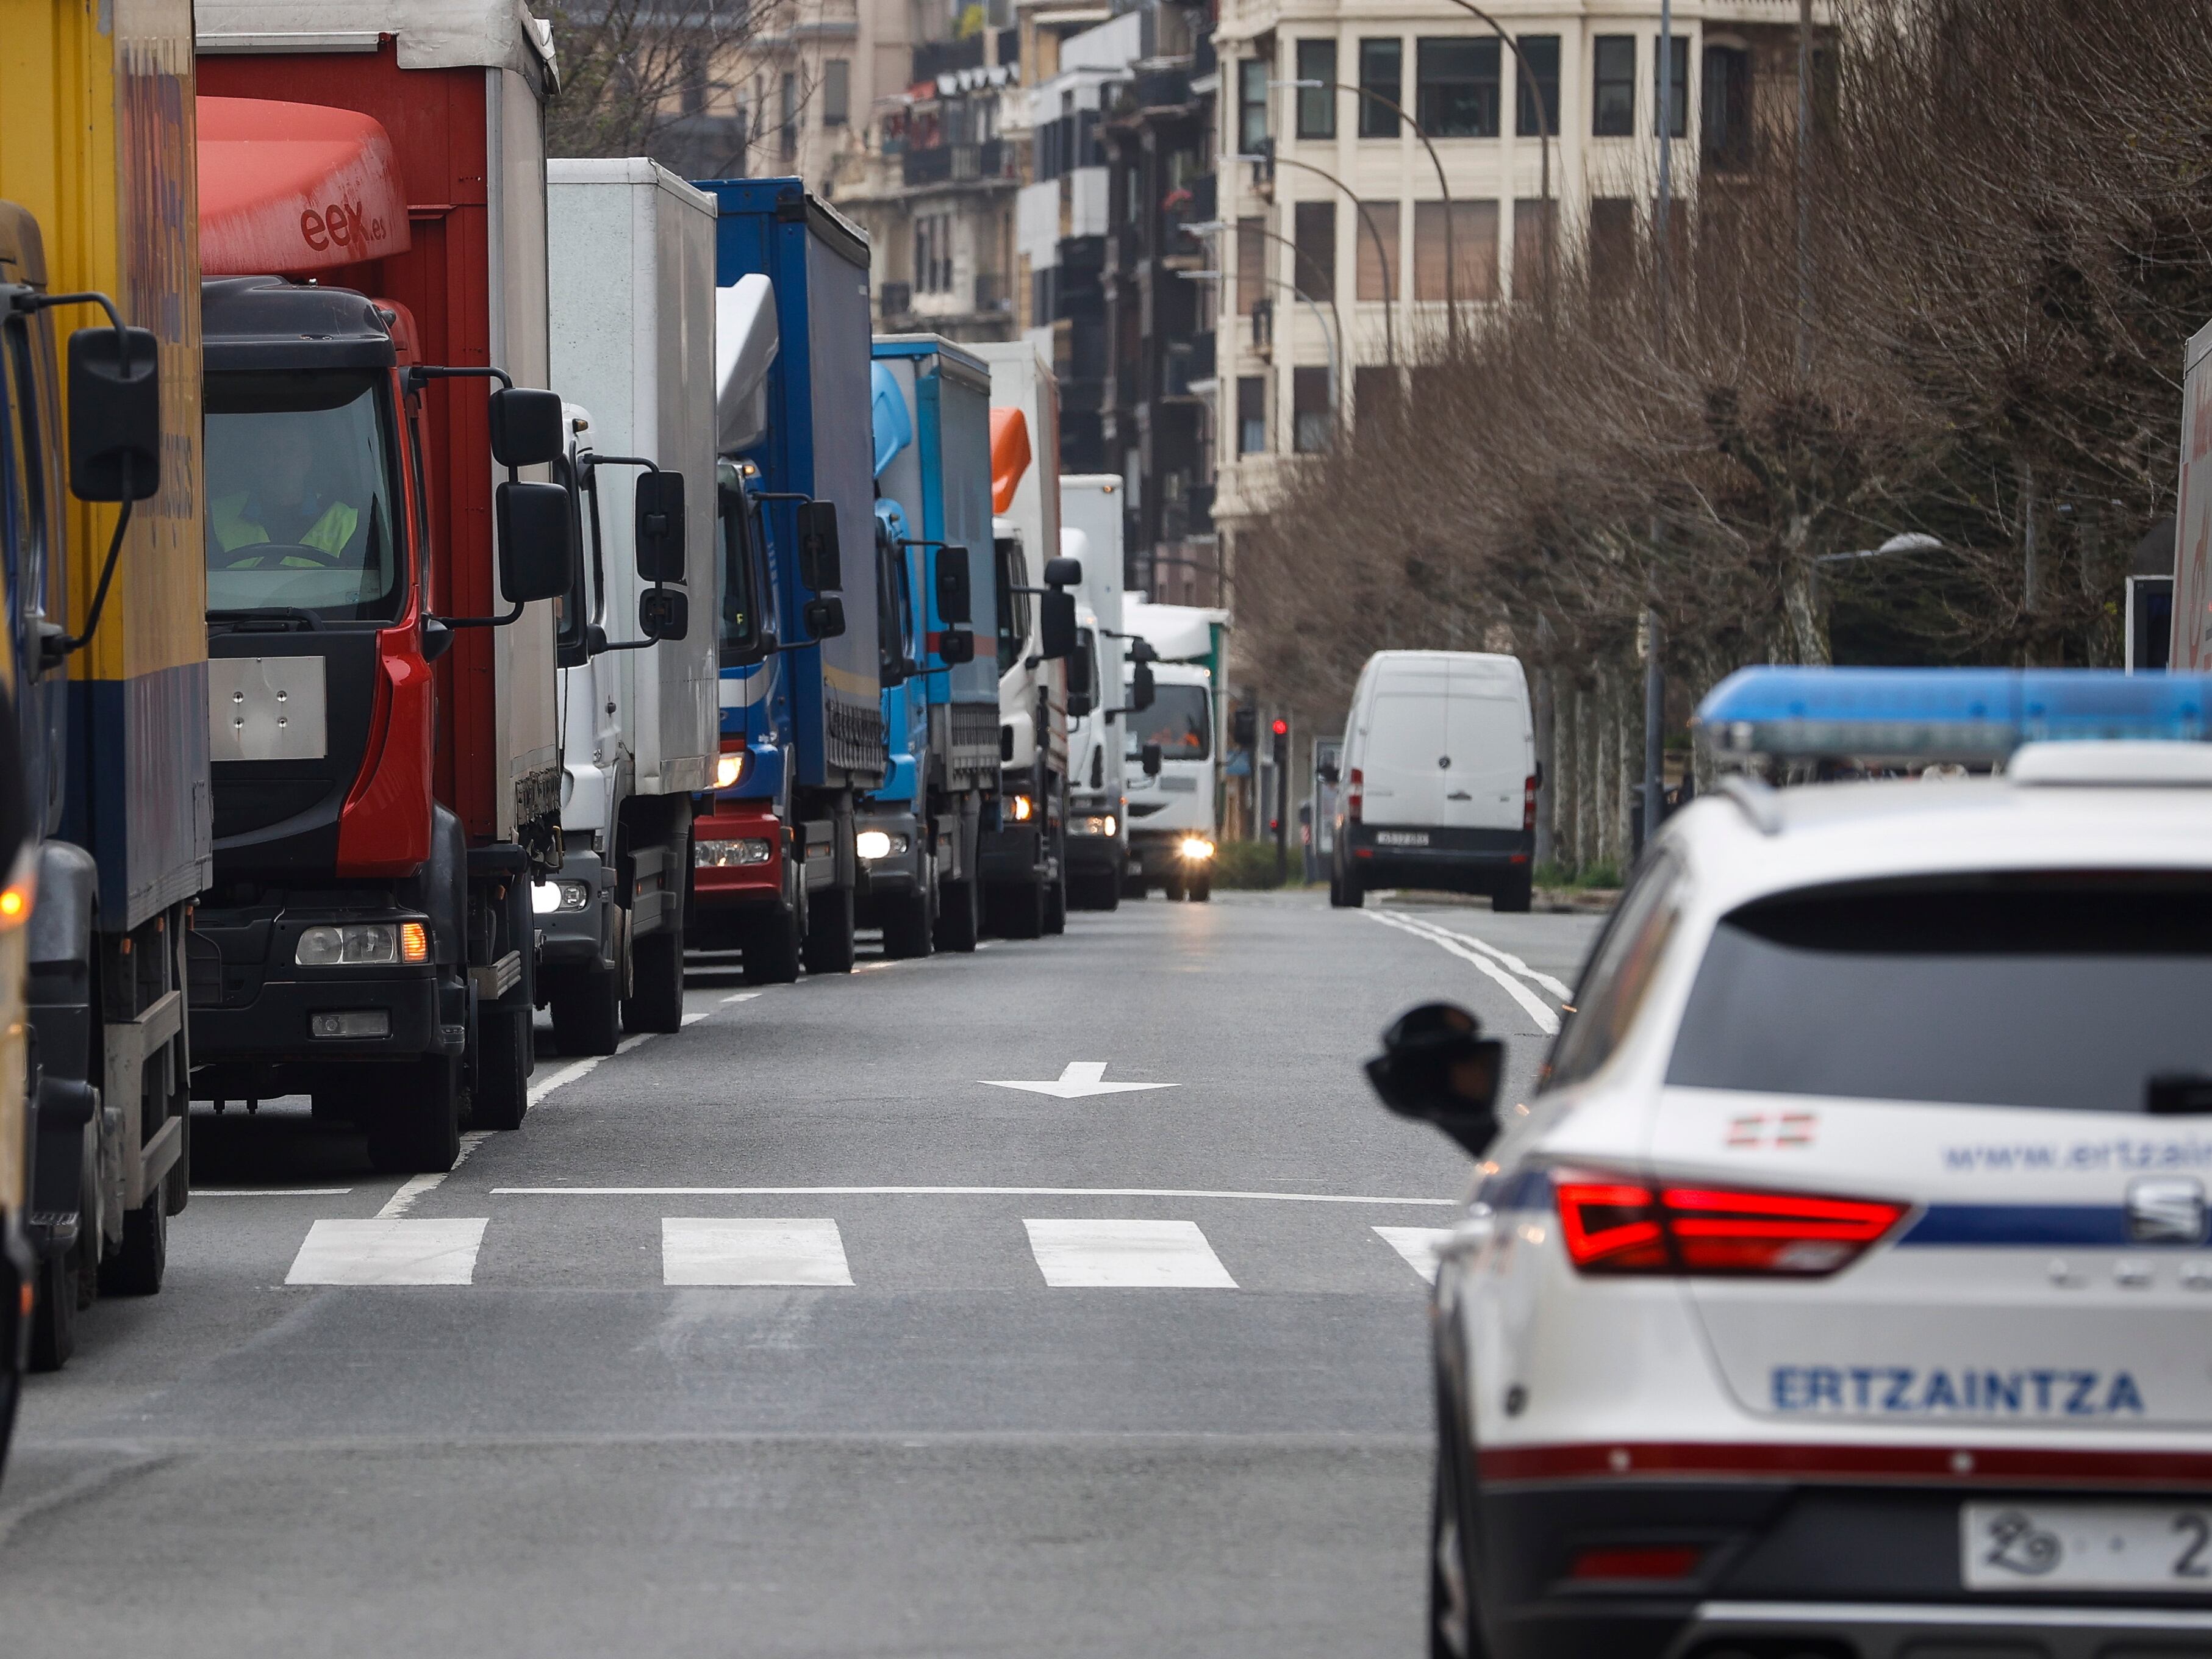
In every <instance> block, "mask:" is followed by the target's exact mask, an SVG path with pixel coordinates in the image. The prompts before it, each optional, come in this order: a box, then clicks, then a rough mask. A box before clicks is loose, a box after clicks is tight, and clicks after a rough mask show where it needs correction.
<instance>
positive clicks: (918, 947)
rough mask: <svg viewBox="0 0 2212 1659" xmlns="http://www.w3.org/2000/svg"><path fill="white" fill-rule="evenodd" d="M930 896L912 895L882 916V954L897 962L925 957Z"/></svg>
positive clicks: (927, 944) (928, 947) (927, 947)
mask: <svg viewBox="0 0 2212 1659" xmlns="http://www.w3.org/2000/svg"><path fill="white" fill-rule="evenodd" d="M930 944H931V941H930V937H929V895H928V894H927V893H915V894H911V895H909V896H907V897H906V898H904V899H902V900H901V901H900V902H898V903H897V904H896V905H894V906H893V907H891V908H890V909H889V910H887V911H886V912H885V913H884V955H885V956H887V957H893V958H896V959H900V960H903V959H907V958H909V957H926V956H927V955H928V954H929V951H930Z"/></svg>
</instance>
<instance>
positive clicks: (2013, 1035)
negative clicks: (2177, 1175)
mask: <svg viewBox="0 0 2212 1659" xmlns="http://www.w3.org/2000/svg"><path fill="white" fill-rule="evenodd" d="M2207 1006H2212V875H2207V874H2203V873H2197V872H2182V873H2176V872H2124V873H2109V874H2097V873H2086V874H2085V873H2081V872H2063V873H2055V874H2041V875H2026V876H2022V875H2009V874H2008V875H2001V876H1988V877H1982V878H1972V877H1967V878H1961V877H1957V876H1950V877H1945V878H1942V879H1941V880H1939V881H1908V882H1897V883H1883V884H1851V885H1848V886H1833V887H1825V888H1819V889H1813V890H1803V891H1799V892H1795V893H1790V894H1785V895H1782V896H1778V897H1776V898H1771V899H1765V900H1761V901H1760V902H1757V903H1755V904H1751V905H1747V906H1746V907H1744V908H1741V909H1739V910H1736V911H1735V912H1733V913H1732V914H1730V915H1728V916H1726V917H1724V918H1723V919H1722V921H1721V922H1720V925H1719V926H1718V927H1717V928H1716V930H1715V931H1714V934H1713V939H1712V942H1711V945H1708V946H1707V947H1706V951H1705V960H1704V961H1703V962H1702V963H1700V964H1699V969H1698V976H1697V979H1696V981H1695V982H1694V983H1693V985H1692V987H1691V991H1690V1000H1689V1004H1688V1006H1687V1007H1686V1009H1685V1010H1684V1012H1683V1016H1682V1023H1681V1026H1680V1030H1679V1031H1678V1032H1677V1034H1676V1036H1675V1040H1674V1055H1673V1057H1672V1059H1671V1060H1670V1061H1669V1063H1668V1072H1667V1081H1668V1083H1670V1084H1677V1085H1687V1086H1693V1087H1698V1088H1706V1089H1734V1090H1749V1091H1760V1092H1771V1093H1775V1094H1792V1095H1821V1096H1831V1097H1857V1098H1860V1099H1870V1100H1904V1101H1925V1102H1944V1103H1965V1104H1970V1105H1988V1106H2028V1107H2043V1108H2048V1109H2053V1110H2059V1111H2098V1112H2142V1111H2144V1110H2145V1109H2147V1104H2146V1103H2147V1099H2148V1085H2149V1082H2150V1080H2151V1079H2153V1078H2156V1077H2164V1078H2185V1077H2195V1078H2202V1079H2212V1021H2208V1020H2207V1019H2206V1018H2204V1012H2203V1011H2204V1010H2205V1008H2206V1007H2207Z"/></svg>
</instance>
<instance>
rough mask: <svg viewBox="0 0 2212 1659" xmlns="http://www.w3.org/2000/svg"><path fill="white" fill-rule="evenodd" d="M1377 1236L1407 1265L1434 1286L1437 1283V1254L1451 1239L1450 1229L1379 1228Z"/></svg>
mask: <svg viewBox="0 0 2212 1659" xmlns="http://www.w3.org/2000/svg"><path fill="white" fill-rule="evenodd" d="M1375 1231H1376V1236H1377V1237H1380V1238H1381V1239H1382V1241H1383V1243H1385V1244H1388V1245H1389V1247H1390V1248H1391V1249H1394V1250H1395V1251H1397V1253H1398V1254H1399V1255H1402V1256H1404V1257H1405V1258H1406V1264H1407V1266H1408V1267H1411V1268H1413V1271H1414V1272H1415V1273H1419V1274H1420V1276H1421V1277H1422V1278H1424V1279H1427V1280H1428V1281H1429V1283H1430V1284H1431V1285H1433V1284H1435V1283H1436V1282H1437V1250H1439V1249H1442V1248H1443V1242H1444V1240H1446V1239H1448V1238H1449V1237H1451V1229H1450V1228H1449V1227H1377V1228H1376V1230H1375Z"/></svg>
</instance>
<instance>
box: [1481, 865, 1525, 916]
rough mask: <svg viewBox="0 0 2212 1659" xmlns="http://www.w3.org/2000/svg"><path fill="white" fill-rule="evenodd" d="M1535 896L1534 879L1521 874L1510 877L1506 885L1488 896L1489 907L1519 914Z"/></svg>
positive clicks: (1506, 913)
mask: <svg viewBox="0 0 2212 1659" xmlns="http://www.w3.org/2000/svg"><path fill="white" fill-rule="evenodd" d="M1535 896H1536V894H1535V883H1534V879H1533V878H1530V877H1529V876H1528V875H1526V874H1522V875H1520V876H1516V877H1513V878H1510V880H1509V882H1508V884H1507V885H1505V886H1504V887H1501V888H1499V889H1498V890H1497V891H1496V892H1494V893H1492V895H1491V896H1490V908H1492V909H1493V910H1497V911H1501V912H1503V913H1504V914H1505V915H1523V914H1525V913H1526V912H1527V910H1528V906H1529V905H1530V904H1531V903H1532V902H1534V899H1535Z"/></svg>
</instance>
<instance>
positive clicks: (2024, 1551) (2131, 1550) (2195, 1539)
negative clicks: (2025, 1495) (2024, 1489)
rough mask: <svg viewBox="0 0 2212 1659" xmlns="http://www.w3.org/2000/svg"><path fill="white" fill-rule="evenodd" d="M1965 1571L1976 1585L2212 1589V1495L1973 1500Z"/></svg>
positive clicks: (1964, 1519) (1962, 1540) (1964, 1534)
mask: <svg viewBox="0 0 2212 1659" xmlns="http://www.w3.org/2000/svg"><path fill="white" fill-rule="evenodd" d="M1959 1547H1960V1574H1961V1576H1962V1577H1964V1578H1965V1580H1966V1588H1967V1589H1972V1590H2018V1589H2045V1588H2046V1587H2047V1588H2050V1589H2114V1590H2132V1589H2160V1590H2166V1591H2174V1590H2197V1591H2202V1592H2203V1593H2206V1594H2208V1595H2212V1502H2208V1503H2206V1504H2198V1505H2191V1504H2041V1503H2031V1504H1966V1505H1964V1506H1963V1507H1962V1509H1961V1510H1960V1516H1959Z"/></svg>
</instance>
